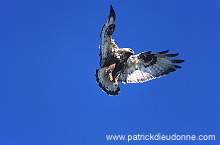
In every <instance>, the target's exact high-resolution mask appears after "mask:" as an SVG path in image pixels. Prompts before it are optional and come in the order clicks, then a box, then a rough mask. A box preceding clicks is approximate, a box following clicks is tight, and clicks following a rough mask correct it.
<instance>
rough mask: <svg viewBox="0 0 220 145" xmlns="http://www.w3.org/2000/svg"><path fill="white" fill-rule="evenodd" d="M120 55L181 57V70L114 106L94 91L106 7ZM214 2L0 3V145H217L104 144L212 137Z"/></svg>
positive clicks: (215, 121) (124, 88) (134, 87)
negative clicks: (141, 137)
mask: <svg viewBox="0 0 220 145" xmlns="http://www.w3.org/2000/svg"><path fill="white" fill-rule="evenodd" d="M110 4H112V5H113V7H114V9H115V11H116V15H117V18H116V31H115V33H114V35H113V37H114V39H115V41H116V43H117V44H118V46H119V47H130V48H132V49H133V50H134V51H135V52H136V53H140V52H143V51H147V50H148V51H149V50H151V51H153V52H157V51H163V50H167V49H169V50H170V52H171V53H176V52H179V53H180V56H178V58H179V59H185V60H186V62H185V63H183V64H182V67H183V68H182V69H179V70H177V71H176V72H174V73H171V74H169V75H167V76H166V77H162V78H159V79H156V80H153V81H149V82H146V83H143V84H127V85H124V84H119V85H120V87H121V92H120V93H119V95H118V96H116V97H110V96H107V95H106V94H105V93H103V92H102V91H101V89H100V88H99V87H98V86H97V83H96V82H95V76H94V74H95V70H96V69H98V68H99V57H98V56H97V54H98V53H99V49H98V45H99V44H100V38H99V34H100V31H101V28H102V26H103V24H104V23H105V21H106V19H107V16H108V13H109V5H110ZM219 6H220V2H219V1H217V0H212V1H205V0H194V1H192V0H184V1H183V0H179V1H177V0H167V1H164V0H157V1H152V0H136V1H126V0H120V1H116V0H111V1H110V0H105V1H98V0H93V1H85V0H81V1H74V0H73V1H69V0H63V1H61V0H56V1H49V0H38V1H24V0H21V1H16V0H8V1H1V2H0V20H1V22H0V67H1V71H0V88H1V91H0V116H1V118H0V145H91V144H102V145H104V144H120V145H121V144H152V145H154V144H160V145H163V144H165V145H168V144H169V145H170V144H175V145H179V144H180V145H183V144H187V145H189V144H199V145H203V144H204V145H206V144H209V145H217V144H219V143H220V142H219V140H216V141H132V142H129V143H127V142H126V141H107V140H106V138H105V135H107V134H125V135H128V134H138V133H139V134H143V133H145V134H148V133H155V134H156V133H161V134H174V133H177V134H195V135H200V134H214V135H216V136H217V139H218V138H219V136H220V126H219V122H220V117H219V114H220V105H219V103H220V98H219V97H220V93H219V86H220V83H219V71H220V69H219V53H220V48H219V46H220V45H219V38H220V35H219V34H220V27H219V26H220V17H219V15H220V10H219Z"/></svg>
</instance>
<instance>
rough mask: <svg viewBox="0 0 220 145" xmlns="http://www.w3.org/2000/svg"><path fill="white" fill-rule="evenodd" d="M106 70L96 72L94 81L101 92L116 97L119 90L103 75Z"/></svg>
mask: <svg viewBox="0 0 220 145" xmlns="http://www.w3.org/2000/svg"><path fill="white" fill-rule="evenodd" d="M106 68H107V67H104V68H101V69H97V70H96V74H95V76H96V81H97V83H99V87H100V88H102V90H103V91H104V92H106V93H107V94H108V95H111V96H114V95H118V92H119V91H120V88H119V86H115V85H114V84H113V82H111V81H110V80H109V78H108V76H106V75H105V70H106Z"/></svg>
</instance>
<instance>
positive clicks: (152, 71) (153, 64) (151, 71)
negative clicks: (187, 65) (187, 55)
mask: <svg viewBox="0 0 220 145" xmlns="http://www.w3.org/2000/svg"><path fill="white" fill-rule="evenodd" d="M167 52H168V50H166V51H162V52H158V53H153V54H152V53H151V51H146V52H143V53H140V54H138V55H134V56H131V57H130V58H129V59H128V61H127V63H128V64H127V67H126V69H125V70H124V72H123V73H122V74H121V75H120V78H119V81H121V82H123V83H141V82H145V81H149V80H151V79H155V78H158V77H161V76H164V75H167V74H169V73H170V72H173V71H175V70H176V69H177V68H181V66H178V65H175V64H173V63H182V62H184V60H176V59H171V58H169V57H175V56H178V55H179V53H175V54H166V53H167Z"/></svg>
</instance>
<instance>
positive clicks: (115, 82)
mask: <svg viewBox="0 0 220 145" xmlns="http://www.w3.org/2000/svg"><path fill="white" fill-rule="evenodd" d="M119 76H120V74H118V75H117V76H116V78H115V80H114V83H113V84H114V85H115V86H118V79H119Z"/></svg>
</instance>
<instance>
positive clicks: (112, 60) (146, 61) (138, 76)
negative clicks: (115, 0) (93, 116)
mask: <svg viewBox="0 0 220 145" xmlns="http://www.w3.org/2000/svg"><path fill="white" fill-rule="evenodd" d="M115 18H116V16H115V11H114V9H113V7H112V6H110V14H109V16H108V19H107V21H106V23H105V24H104V26H103V27H102V31H101V34H100V37H101V44H100V46H99V48H100V54H99V56H100V67H101V68H100V69H97V70H96V81H97V83H98V84H99V87H100V88H102V90H103V91H104V92H106V93H107V94H108V95H111V96H113V95H118V92H119V91H120V88H119V84H118V82H122V83H124V84H125V83H143V82H146V81H149V80H152V79H155V78H158V77H161V76H164V75H167V74H169V73H170V72H173V71H175V70H176V69H177V68H181V66H179V65H175V63H182V62H184V60H177V59H171V58H170V57H175V56H178V55H179V53H175V54H167V53H168V50H166V51H162V52H158V53H152V52H151V51H145V52H142V53H140V54H137V55H133V54H134V51H133V50H132V49H130V48H119V47H118V46H117V45H116V44H115V42H114V40H113V39H112V34H113V33H114V30H115V24H114V22H115Z"/></svg>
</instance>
